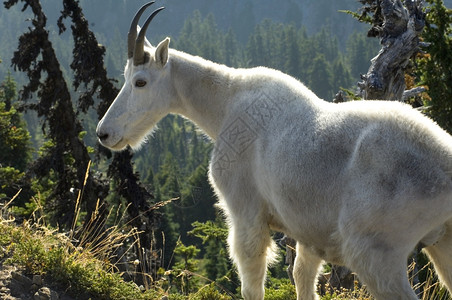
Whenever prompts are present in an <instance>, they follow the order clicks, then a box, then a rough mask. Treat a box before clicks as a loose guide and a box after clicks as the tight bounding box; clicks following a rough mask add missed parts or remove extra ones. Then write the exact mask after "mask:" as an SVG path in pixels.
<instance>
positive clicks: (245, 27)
mask: <svg viewBox="0 0 452 300" xmlns="http://www.w3.org/2000/svg"><path fill="white" fill-rule="evenodd" d="M41 2H42V6H43V11H44V12H45V14H46V16H47V17H48V20H47V26H46V28H47V29H48V30H49V39H50V40H51V42H52V45H53V48H54V49H55V54H56V57H57V58H58V60H59V62H60V66H61V70H62V73H63V76H64V78H65V79H66V82H67V85H68V87H69V92H70V97H71V99H72V104H73V107H74V110H75V111H76V117H77V118H78V119H80V123H81V126H82V127H83V128H82V129H83V130H80V133H79V138H80V139H81V140H82V141H83V142H84V143H85V144H86V146H87V149H88V150H87V151H88V152H89V155H90V157H91V159H92V160H93V164H92V165H91V169H92V171H93V173H94V174H95V177H96V178H97V179H99V181H108V183H106V185H107V186H109V187H110V189H109V192H107V193H100V192H99V195H104V196H105V197H104V199H100V200H101V202H102V201H105V205H106V206H107V207H108V209H110V210H111V211H118V212H120V213H124V214H125V213H126V211H127V208H126V207H127V205H128V204H129V205H130V203H131V202H128V201H127V200H126V196H124V194H120V193H118V192H117V191H118V190H119V189H121V188H123V187H121V186H120V185H121V184H122V185H126V184H127V180H125V181H121V180H120V179H118V178H115V179H111V178H109V177H108V176H110V175H111V173H113V172H114V168H120V166H117V165H115V166H113V167H112V166H111V163H112V161H114V158H112V154H111V153H107V154H106V156H102V155H104V154H105V153H103V152H102V151H104V150H102V149H99V145H98V142H97V140H96V138H95V128H96V125H97V122H98V119H99V116H98V113H99V112H97V113H96V111H95V109H97V108H98V107H99V106H102V105H103V104H104V102H103V101H104V100H103V99H100V97H99V98H98V96H97V95H96V96H94V99H93V101H94V102H93V103H92V107H90V108H89V109H87V110H86V111H85V110H83V109H81V108H80V107H81V105H80V102H78V101H77V100H75V99H77V98H78V97H79V96H80V95H82V94H83V93H84V92H86V91H87V90H89V89H90V88H92V86H93V85H94V84H93V83H92V82H88V83H85V84H80V85H79V86H75V85H77V84H76V83H75V82H76V80H75V81H74V77H76V75H74V72H76V71H73V69H74V67H73V66H72V65H71V63H72V60H73V54H74V53H73V51H74V40H73V38H72V36H71V32H70V30H69V29H68V30H67V31H66V32H64V33H62V34H60V32H59V31H60V28H61V27H58V25H57V19H58V18H59V17H60V14H61V13H60V11H61V10H62V9H63V7H62V3H61V2H62V1H54V0H42V1H41ZM79 3H80V6H81V8H82V9H83V13H84V15H85V17H86V20H87V21H88V24H89V29H90V30H92V31H93V32H94V34H95V38H96V39H97V41H98V42H99V44H101V45H102V46H103V47H105V49H106V52H105V56H104V58H103V63H104V66H105V68H106V70H107V74H108V77H110V78H113V79H114V80H115V82H113V85H114V86H115V87H116V88H120V87H121V85H122V82H123V77H122V72H123V67H124V64H125V61H126V59H127V54H126V50H127V41H126V36H127V31H128V28H129V24H130V20H131V18H132V16H133V15H134V13H135V12H136V10H137V8H138V7H139V6H141V5H142V4H143V2H142V1H131V0H129V1H116V0H106V1H89V0H81V1H80V2H79ZM157 3H158V5H163V6H165V7H166V9H165V10H164V11H163V12H162V13H160V14H159V16H158V18H156V19H155V21H154V22H153V23H152V24H151V28H150V29H149V30H148V34H147V36H148V39H149V40H150V41H151V43H154V44H155V43H156V42H158V41H159V40H161V39H162V38H163V37H165V36H170V37H171V44H170V46H171V47H174V48H175V49H178V50H182V51H185V52H188V53H190V54H193V55H199V56H201V57H204V58H206V59H209V60H212V61H215V62H218V63H222V64H226V65H228V66H231V67H235V68H249V67H255V66H268V67H271V68H275V69H278V70H282V71H283V72H285V73H288V74H290V75H292V76H294V77H296V78H298V79H299V80H300V81H302V82H303V83H305V84H306V85H307V86H308V87H309V88H310V89H312V90H313V91H314V92H315V93H316V94H317V95H318V96H319V97H321V98H323V99H326V100H328V101H332V99H333V98H334V96H335V94H336V93H338V92H339V91H340V90H347V91H348V92H349V93H351V94H353V92H354V91H355V90H356V86H357V82H358V80H359V79H360V75H361V74H364V73H366V72H367V70H368V68H369V65H370V60H371V59H372V58H373V57H374V56H375V55H376V54H377V53H378V51H379V49H380V45H379V41H378V40H377V39H375V38H374V39H372V38H369V37H367V36H366V31H367V30H368V29H369V28H368V26H367V25H365V24H362V23H360V22H358V21H357V20H356V19H354V18H353V17H352V16H350V15H349V14H347V13H345V12H341V11H340V10H351V11H357V10H358V8H359V7H360V6H361V4H360V3H359V2H358V1H355V0H335V1H329V0H321V1H320V0H306V1H295V0H289V1H274V0H273V1H271V0H265V1H261V0H246V1H243V0H231V1H212V0H193V1H185V0H172V1H157ZM445 3H446V7H451V6H452V5H451V4H452V0H447V1H445ZM21 8H22V5H16V6H13V7H11V8H10V9H5V8H4V7H3V6H2V7H1V8H0V40H1V43H0V59H1V60H2V62H1V63H0V81H2V82H3V83H2V91H4V92H3V94H0V99H1V100H2V102H5V103H9V102H10V103H12V107H13V109H9V108H8V107H6V108H5V106H7V105H6V104H5V105H2V102H0V109H1V110H0V112H1V113H2V116H7V117H8V118H12V120H13V121H14V128H18V129H19V130H17V131H14V134H15V135H11V136H12V137H10V135H9V134H10V133H11V132H9V131H8V132H7V133H8V135H6V133H5V136H7V138H8V139H10V140H12V139H16V140H19V141H20V143H18V146H17V149H16V148H14V149H16V150H14V151H17V152H16V153H20V155H21V158H22V159H17V157H14V153H11V152H8V153H9V156H8V157H6V156H5V157H3V155H2V156H1V158H2V160H4V159H5V160H4V161H0V169H2V168H3V167H2V165H6V164H7V165H8V166H15V167H14V168H10V169H8V170H6V171H5V170H2V172H4V173H0V183H1V184H2V186H1V190H0V197H2V198H3V199H11V198H12V197H13V195H15V194H16V193H17V191H18V190H19V189H20V186H18V185H16V183H15V180H17V181H19V179H21V178H24V176H25V175H24V174H25V172H26V171H27V167H26V166H27V163H30V162H32V161H33V160H34V159H36V158H38V157H40V156H42V155H43V153H44V154H45V153H46V151H47V150H48V149H51V148H52V147H54V146H55V145H54V143H53V141H52V140H51V139H50V138H49V136H48V135H49V123H44V118H43V117H42V118H39V117H38V116H37V113H36V112H34V111H32V110H27V111H24V112H23V113H19V111H21V108H20V107H21V105H23V103H19V102H18V101H16V99H17V94H18V93H20V90H21V89H22V86H23V85H25V84H27V83H28V82H29V78H27V76H26V74H25V73H24V72H19V71H18V70H15V69H14V68H12V67H11V66H10V65H11V63H10V61H11V58H12V57H13V53H14V51H16V50H17V45H18V38H19V36H20V35H21V34H22V33H23V32H26V31H27V30H29V29H27V28H28V27H33V26H32V24H31V22H30V21H29V18H31V17H32V14H31V12H30V11H29V10H25V11H24V12H22V11H21ZM63 23H64V24H66V26H67V27H68V28H69V27H70V26H71V23H70V20H69V19H65V20H63ZM437 27H438V26H437V25H434V26H432V28H430V30H431V31H432V32H431V34H430V37H431V40H430V41H428V42H431V43H435V37H436V36H435V34H436V33H435V32H433V31H434V30H435V28H437ZM439 34H440V35H441V33H439ZM449 38H450V32H449ZM426 39H428V38H427V37H426ZM446 52H447V51H446ZM442 56H444V53H443V52H442ZM423 59H424V60H423V61H422V60H421V62H420V64H421V65H422V66H424V67H425V69H427V68H430V70H432V69H434V68H435V66H434V65H432V64H430V65H429V62H430V61H429V57H428V56H427V57H424V58H423ZM443 59H444V60H443V61H444V62H447V58H444V57H443ZM449 62H450V61H449ZM94 63H96V62H93V64H94ZM444 64H445V65H447V63H444ZM415 72H418V73H415ZM422 72H424V71H413V72H412V74H409V75H410V76H412V77H410V76H408V77H407V82H410V84H411V85H415V84H421V83H422V84H426V85H432V84H433V82H435V80H437V78H435V77H434V75H431V74H433V73H434V72H430V73H429V74H430V75H426V73H425V72H424V73H422ZM45 76H46V75H45ZM45 76H44V78H45ZM429 76H430V77H429ZM410 80H411V81H410ZM415 81H416V82H415ZM99 89H100V88H99ZM445 89H446V90H447V87H445ZM438 90H439V89H438ZM448 91H449V92H450V89H449V90H448ZM446 94H447V92H446ZM39 96H40V95H39V94H38V93H35V94H33V95H32V97H31V98H30V99H29V103H35V102H36V101H37V98H38V97H39ZM443 96H444V95H440V96H438V97H436V98H435V97H433V100H432V99H431V98H429V97H428V96H425V99H424V98H423V100H422V101H425V102H426V103H427V102H428V101H430V100H431V101H435V99H437V98H442V97H443ZM449 96H450V95H449ZM6 100H8V101H9V102H8V101H6ZM422 101H421V102H422ZM90 105H91V104H90ZM447 105H450V104H447ZM447 105H446V107H447ZM437 107H438V106H437ZM438 115H439V113H438ZM444 119H445V121H444V124H446V125H447V124H448V122H449V121H448V117H447V116H445V117H444ZM43 124H44V126H42V125H43ZM5 128H6V125H5ZM26 129H28V132H29V133H28V132H27V130H26ZM42 129H44V130H42ZM7 138H6V137H5V140H6V139H7ZM8 149H13V148H8ZM211 150H212V145H211V142H210V140H209V138H208V137H207V136H205V135H204V134H203V133H202V132H200V131H199V130H198V129H197V127H196V125H194V124H193V123H191V122H190V121H188V120H185V119H183V118H182V117H179V116H173V115H170V116H168V117H166V118H164V119H163V120H162V121H161V122H160V123H159V124H158V130H156V131H155V132H154V133H153V135H152V136H151V137H149V139H148V140H147V142H146V143H145V144H144V146H143V147H142V149H141V150H139V151H138V152H137V153H135V154H134V155H133V158H132V162H133V170H130V172H136V174H135V175H136V177H137V178H139V180H140V182H141V183H142V185H143V187H145V188H146V190H147V191H148V192H149V193H150V195H152V197H153V198H152V200H150V199H148V198H146V197H145V199H146V201H148V202H149V203H148V204H149V205H151V204H152V205H154V204H158V203H162V202H165V201H167V200H171V201H170V202H169V203H165V204H166V205H161V207H160V206H159V207H160V208H159V209H158V215H156V216H152V218H154V217H155V220H156V221H155V224H152V228H153V232H152V236H151V237H150V240H151V242H152V247H153V248H152V249H151V250H152V251H149V252H152V253H151V254H149V253H147V252H146V251H148V249H147V250H146V251H144V250H143V252H146V253H145V254H144V256H146V257H152V259H151V258H149V261H148V262H147V263H148V264H149V266H147V267H149V268H153V271H154V273H153V274H152V276H156V277H159V276H160V277H162V276H163V273H165V270H169V269H172V270H179V271H182V270H189V271H190V272H199V274H202V276H205V277H206V278H208V279H210V280H216V281H217V282H218V283H219V284H221V285H222V286H223V287H224V288H225V289H227V290H231V291H234V292H235V289H236V288H237V286H236V285H237V278H236V276H237V275H236V273H235V272H234V271H233V270H232V269H231V263H230V262H229V260H228V259H227V254H226V246H225V229H224V223H223V218H222V216H220V215H218V211H217V210H216V208H215V207H214V204H215V202H216V198H215V195H214V194H213V191H212V189H211V188H210V185H209V183H208V180H207V177H208V175H207V168H208V161H209V154H210V151H211ZM0 151H2V154H3V152H4V153H7V150H4V147H3V145H0ZM64 155H67V156H66V157H65V159H66V162H67V164H68V165H71V164H73V159H74V158H73V157H71V155H70V153H69V154H68V153H65V154H64ZM100 156H102V158H99V157H100ZM6 159H8V161H6ZM52 172H53V171H52ZM52 172H50V173H49V174H46V176H45V177H44V178H38V179H36V178H32V179H33V180H34V181H33V186H32V187H31V190H33V191H34V193H35V194H33V192H32V191H28V192H27V193H29V194H27V195H32V196H33V197H34V198H33V200H30V199H23V198H22V199H18V200H16V202H14V203H13V204H14V206H15V207H14V213H16V214H17V217H18V218H29V217H30V216H31V215H32V212H33V211H34V210H35V209H42V213H43V218H48V220H47V221H48V222H49V223H50V225H52V226H57V225H61V224H60V223H58V220H57V221H56V220H55V218H57V219H58V217H57V216H58V214H57V211H58V209H59V208H58V207H57V206H56V205H54V206H52V205H53V204H52V205H50V202H49V203H46V200H45V197H47V196H49V197H50V196H51V194H52V191H53V190H54V189H55V187H56V186H57V177H58V176H56V175H55V174H54V173H52ZM55 172H56V171H55ZM83 172H85V170H83ZM25 177H26V176H25ZM69 188H72V187H67V190H68V191H69ZM126 188H127V187H126ZM76 191H77V190H76ZM38 193H39V199H42V201H41V202H39V201H38V202H36V199H37V198H38ZM71 193H74V194H75V192H73V188H72V189H71ZM75 198H76V197H75ZM3 199H2V201H3ZM77 199H78V198H77ZM77 201H78V200H77ZM65 205H66V206H65V207H66V209H68V208H71V209H72V208H75V209H76V208H77V206H76V205H78V204H75V203H65ZM91 205H94V204H91ZM152 205H151V206H152ZM147 208H148V209H149V206H147ZM83 209H84V208H83ZM83 209H82V213H81V219H82V218H85V219H84V220H85V221H83V220H79V221H78V222H79V223H77V222H76V221H74V226H75V225H80V226H84V224H86V222H87V220H89V218H88V217H86V215H85V214H87V212H84V211H83ZM96 209H97V207H96ZM152 209H154V208H152ZM149 210H151V209H149ZM156 210H157V209H156ZM62 215H64V214H63V213H62ZM75 215H77V213H75ZM129 217H130V218H131V219H133V218H132V217H131V216H129ZM135 217H136V216H135ZM52 218H54V219H52ZM136 218H137V217H136ZM152 218H151V217H149V219H152ZM113 219H114V217H112V216H111V215H108V217H106V220H107V221H105V222H106V224H107V225H112V224H114V222H115V221H116V220H113ZM153 220H154V219H153ZM129 221H130V220H122V219H121V220H120V222H122V225H124V224H126V225H130V224H129ZM84 222H85V223H84ZM148 225H149V224H147V225H146V224H142V228H141V229H143V228H148V227H146V226H148ZM62 229H68V228H62ZM277 237H278V238H280V237H279V236H277ZM131 247H132V246H131ZM139 251H140V250H138V251H136V253H135V254H134V255H135V256H133V255H131V256H130V259H132V258H133V259H134V258H137V257H139V254H137V253H138V252H139ZM181 274H182V273H181ZM167 275H168V274H167ZM176 275H177V274H176V271H174V273H172V274H170V275H168V278H170V280H172V284H173V288H174V289H178V290H182V291H183V292H185V293H188V292H191V291H194V290H196V289H197V288H198V287H199V285H198V282H197V280H198V281H202V280H199V278H197V279H193V278H192V277H191V276H189V275H187V274H185V275H184V276H187V277H184V276H176ZM271 275H272V276H274V277H276V278H287V274H286V272H285V270H284V263H283V262H282V260H281V261H280V262H279V263H278V264H276V265H275V267H274V268H272V269H271ZM165 276H166V275H165ZM189 278H190V280H188V279H189ZM144 281H146V280H145V279H144ZM168 284H169V283H168ZM168 288H169V287H168Z"/></svg>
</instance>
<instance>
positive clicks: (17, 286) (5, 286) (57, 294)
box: [0, 263, 74, 300]
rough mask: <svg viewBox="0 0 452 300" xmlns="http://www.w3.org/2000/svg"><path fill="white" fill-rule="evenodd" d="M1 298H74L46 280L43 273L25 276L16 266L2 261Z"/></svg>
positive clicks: (8, 299)
mask: <svg viewBox="0 0 452 300" xmlns="http://www.w3.org/2000/svg"><path fill="white" fill-rule="evenodd" d="M0 299H1V300H74V298H72V297H69V296H67V295H65V292H64V291H61V290H58V289H57V288H54V287H53V285H52V284H51V283H48V282H45V280H43V278H42V276H41V275H34V276H33V277H29V276H25V275H24V274H23V272H21V270H19V269H17V268H16V267H14V266H10V265H4V264H3V263H0Z"/></svg>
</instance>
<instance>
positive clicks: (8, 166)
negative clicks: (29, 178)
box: [0, 74, 32, 205]
mask: <svg viewBox="0 0 452 300" xmlns="http://www.w3.org/2000/svg"><path fill="white" fill-rule="evenodd" d="M15 98H16V83H15V81H14V79H13V78H12V77H11V74H8V75H7V77H6V78H5V80H4V81H3V82H2V83H1V85H0V201H1V200H3V198H5V197H6V199H7V200H8V199H11V197H13V196H14V195H15V194H16V193H17V192H18V191H19V189H20V186H21V185H20V181H21V179H22V178H23V177H24V174H25V173H24V172H25V171H26V166H27V164H28V163H29V162H30V160H31V154H32V152H31V147H30V134H29V133H28V131H27V127H26V124H25V122H24V120H23V118H22V115H21V114H20V113H19V112H18V111H17V109H16V107H17V105H16V103H15V102H14V101H15ZM25 198H26V197H19V198H18V200H19V201H20V200H22V201H20V202H22V203H18V201H17V200H16V202H15V203H14V205H21V204H22V205H25V203H24V199H25Z"/></svg>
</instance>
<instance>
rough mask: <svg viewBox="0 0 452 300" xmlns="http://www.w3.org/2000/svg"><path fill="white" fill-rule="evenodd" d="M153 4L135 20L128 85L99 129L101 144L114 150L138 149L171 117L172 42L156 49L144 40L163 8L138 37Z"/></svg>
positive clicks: (128, 62) (154, 13) (130, 41)
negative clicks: (162, 121) (170, 72)
mask: <svg viewBox="0 0 452 300" xmlns="http://www.w3.org/2000/svg"><path fill="white" fill-rule="evenodd" d="M153 3H154V2H150V3H148V4H145V5H144V6H143V7H141V8H140V10H139V11H138V12H137V13H136V15H135V17H134V18H133V20H132V24H131V25H130V30H129V35H128V39H127V40H128V60H127V64H126V67H125V71H124V77H125V82H124V85H123V87H122V89H121V91H120V92H119V94H118V95H117V96H116V99H115V100H114V101H113V103H112V104H111V106H110V108H109V109H108V110H107V112H106V113H105V115H104V117H103V118H102V120H100V121H99V124H98V125H97V130H96V132H97V136H98V138H99V141H100V143H101V144H102V145H104V146H105V147H108V148H110V149H112V150H122V149H124V148H125V147H127V145H130V146H131V147H132V148H138V147H139V146H140V145H141V143H142V141H143V140H144V139H145V137H146V135H147V134H149V133H150V132H151V131H152V128H153V127H154V126H155V124H156V123H157V122H158V121H159V120H160V119H161V118H162V117H164V116H165V115H166V114H168V113H169V107H170V104H169V101H168V99H169V97H170V93H171V92H170V86H171V83H170V78H169V76H170V75H169V70H168V69H169V68H168V66H167V61H168V45H169V38H166V39H164V40H163V41H162V42H160V43H159V44H158V46H157V47H153V46H152V45H151V44H150V43H149V42H148V41H147V39H146V37H145V34H146V30H147V28H148V26H149V23H150V22H151V21H152V19H153V18H154V17H155V15H156V14H157V13H158V12H159V11H161V10H162V9H163V7H161V8H159V9H157V10H155V11H154V12H153V13H152V14H151V15H150V16H149V18H148V19H147V20H146V22H145V23H144V25H143V27H142V28H141V29H140V30H139V32H138V36H137V27H138V26H137V25H138V20H139V19H140V17H141V15H142V14H143V12H144V11H145V10H146V8H147V7H148V6H150V5H151V4H153Z"/></svg>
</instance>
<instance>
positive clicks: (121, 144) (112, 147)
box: [99, 138, 129, 151]
mask: <svg viewBox="0 0 452 300" xmlns="http://www.w3.org/2000/svg"><path fill="white" fill-rule="evenodd" d="M99 143H100V144H101V145H102V146H104V147H105V148H108V149H110V150H112V151H121V150H124V149H125V148H127V146H128V145H129V144H128V143H127V142H126V141H124V138H121V139H120V140H119V141H118V142H116V143H115V144H109V143H107V141H106V140H104V141H102V139H101V138H99Z"/></svg>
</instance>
